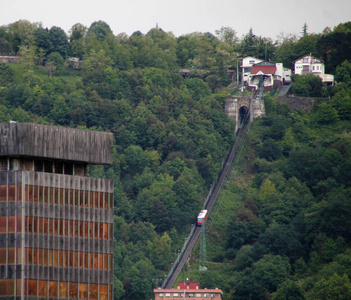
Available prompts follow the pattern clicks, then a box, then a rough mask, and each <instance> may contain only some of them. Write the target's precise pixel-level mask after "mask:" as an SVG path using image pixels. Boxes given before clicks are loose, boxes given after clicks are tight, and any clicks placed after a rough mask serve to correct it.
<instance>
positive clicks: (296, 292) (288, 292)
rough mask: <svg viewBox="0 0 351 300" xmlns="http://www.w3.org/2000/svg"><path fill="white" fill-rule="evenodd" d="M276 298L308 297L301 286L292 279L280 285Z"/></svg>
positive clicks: (292, 299) (297, 299) (298, 298)
mask: <svg viewBox="0 0 351 300" xmlns="http://www.w3.org/2000/svg"><path fill="white" fill-rule="evenodd" d="M273 299H274V300H304V299H306V298H305V296H304V293H303V290H302V288H301V286H300V285H299V284H298V283H297V282H296V281H292V280H289V279H288V280H286V281H284V282H283V283H281V284H280V285H279V286H278V289H277V293H276V294H275V296H274V298H273Z"/></svg>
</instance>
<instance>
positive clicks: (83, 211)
mask: <svg viewBox="0 0 351 300" xmlns="http://www.w3.org/2000/svg"><path fill="white" fill-rule="evenodd" d="M112 140H113V137H112V134H109V133H103V132H94V131H87V130H77V129H71V128H62V127H56V126H45V125H36V124H27V123H2V124H0V299H48V298H55V299H97V300H99V299H100V300H101V299H104V300H105V299H106V300H107V299H108V300H109V299H112V284H113V265H112V261H113V260H112V253H113V182H112V181H111V180H109V179H102V178H90V177H87V166H88V164H110V163H112V144H113V142H112Z"/></svg>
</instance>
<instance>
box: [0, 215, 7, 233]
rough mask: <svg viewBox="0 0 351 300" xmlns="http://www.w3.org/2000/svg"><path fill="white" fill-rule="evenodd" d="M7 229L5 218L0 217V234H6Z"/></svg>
mask: <svg viewBox="0 0 351 300" xmlns="http://www.w3.org/2000/svg"><path fill="white" fill-rule="evenodd" d="M6 228H7V218H6V217H0V233H6Z"/></svg>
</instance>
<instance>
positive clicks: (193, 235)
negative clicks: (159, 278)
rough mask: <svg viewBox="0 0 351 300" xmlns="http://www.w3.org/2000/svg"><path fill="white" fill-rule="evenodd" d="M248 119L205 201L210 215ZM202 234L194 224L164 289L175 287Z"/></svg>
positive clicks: (163, 284) (205, 206)
mask: <svg viewBox="0 0 351 300" xmlns="http://www.w3.org/2000/svg"><path fill="white" fill-rule="evenodd" d="M247 119H248V115H247V116H246V118H245V120H244V126H243V127H242V128H240V129H239V130H238V132H237V134H236V135H237V140H236V142H235V144H234V146H233V148H232V149H231V150H230V152H229V155H228V157H227V159H226V161H225V163H224V165H223V168H222V171H221V173H220V175H219V176H218V180H217V181H216V183H215V184H214V186H212V188H211V190H210V192H209V195H208V196H207V200H206V201H205V203H204V205H203V209H207V211H208V214H210V213H211V210H212V208H213V206H214V204H215V202H216V200H217V197H218V193H219V191H220V189H221V187H222V186H223V184H224V182H225V180H226V178H227V176H228V175H229V173H230V170H231V168H232V165H233V161H234V158H235V157H236V154H237V152H238V150H239V149H240V146H241V143H242V141H243V139H244V137H245V136H246V134H247V129H248V125H247V124H248V123H247V121H248V120H247ZM200 232H201V226H196V224H193V225H192V228H191V232H190V234H189V236H188V238H187V240H186V241H185V243H184V246H183V248H182V250H181V251H180V253H179V255H178V257H177V259H176V261H175V262H174V264H173V267H172V268H171V270H170V271H169V273H168V276H167V277H166V279H165V280H164V282H163V283H162V288H166V289H169V288H172V287H173V285H174V283H175V281H176V280H177V278H178V276H179V273H180V271H181V270H182V268H183V266H184V265H185V263H186V261H187V260H188V258H189V256H190V253H191V251H192V250H193V248H194V247H195V244H196V242H197V240H198V239H199V236H200Z"/></svg>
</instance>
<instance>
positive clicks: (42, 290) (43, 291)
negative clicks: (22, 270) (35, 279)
mask: <svg viewBox="0 0 351 300" xmlns="http://www.w3.org/2000/svg"><path fill="white" fill-rule="evenodd" d="M47 296H48V282H47V281H46V280H39V297H47Z"/></svg>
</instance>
